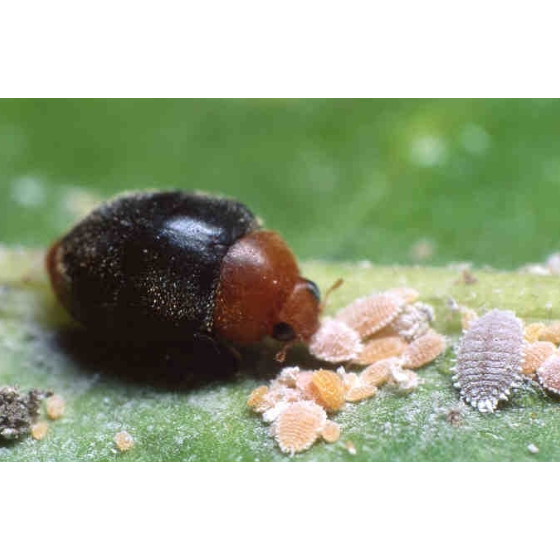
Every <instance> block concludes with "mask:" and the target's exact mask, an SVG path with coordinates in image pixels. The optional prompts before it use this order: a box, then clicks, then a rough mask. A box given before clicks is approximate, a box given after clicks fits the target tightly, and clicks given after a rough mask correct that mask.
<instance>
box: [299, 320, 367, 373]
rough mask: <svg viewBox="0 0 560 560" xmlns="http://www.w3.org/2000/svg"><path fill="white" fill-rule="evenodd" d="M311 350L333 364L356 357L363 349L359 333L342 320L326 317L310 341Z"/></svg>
mask: <svg viewBox="0 0 560 560" xmlns="http://www.w3.org/2000/svg"><path fill="white" fill-rule="evenodd" d="M309 351H310V352H311V354H312V355H313V356H315V357H316V358H318V359H319V360H324V361H326V362H331V363H333V364H336V363H340V362H348V361H350V360H353V359H355V358H356V357H357V356H358V354H359V353H360V352H361V351H362V343H361V342H360V337H359V335H358V333H357V332H356V331H355V330H354V329H352V328H351V327H349V326H348V325H346V324H345V323H343V322H341V321H337V320H336V319H330V318H325V319H323V320H322V321H321V326H320V327H319V330H318V331H317V332H316V333H315V334H314V335H313V337H312V338H311V340H310V342H309Z"/></svg>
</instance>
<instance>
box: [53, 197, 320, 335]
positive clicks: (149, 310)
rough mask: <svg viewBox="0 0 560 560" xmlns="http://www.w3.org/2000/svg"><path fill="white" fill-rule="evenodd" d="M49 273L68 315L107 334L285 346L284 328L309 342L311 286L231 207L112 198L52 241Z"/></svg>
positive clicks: (275, 244) (314, 307)
mask: <svg viewBox="0 0 560 560" xmlns="http://www.w3.org/2000/svg"><path fill="white" fill-rule="evenodd" d="M47 268H48V271H49V274H50V277H51V282H52V285H53V288H54V290H55V292H56V294H57V296H58V297H59V299H60V301H61V302H62V304H63V305H64V306H65V307H66V309H67V310H68V311H69V313H70V314H71V315H72V316H73V317H74V318H75V319H76V320H77V321H78V322H80V323H82V324H83V325H84V326H86V327H87V328H89V329H92V330H94V331H96V332H97V333H105V334H106V335H107V336H108V337H113V338H125V339H126V338H130V339H147V340H181V339H184V338H188V337H190V336H192V335H193V333H198V332H199V333H205V334H208V335H210V336H217V337H220V338H224V339H226V340H229V341H231V342H238V343H248V342H254V341H257V340H259V339H260V338H262V337H263V336H266V335H269V336H273V335H274V334H278V333H280V334H281V338H282V339H285V338H286V337H287V333H288V332H290V330H289V329H291V331H292V333H293V337H294V338H299V339H301V340H307V339H308V338H309V337H310V336H311V334H312V333H313V332H314V331H315V330H316V328H317V324H318V313H319V302H318V292H317V290H316V286H315V285H314V284H313V285H312V289H310V285H311V284H310V281H307V280H305V279H303V278H301V277H300V276H299V270H298V267H297V263H296V262H295V258H294V257H293V254H292V253H291V251H290V250H289V248H288V247H287V245H286V244H285V243H284V242H283V240H282V239H281V238H280V237H279V236H278V235H277V234H275V233H274V232H270V231H267V230H262V229H260V226H259V224H258V221H257V219H256V218H255V216H254V215H253V214H252V213H251V212H250V210H249V209H248V208H247V207H246V206H244V205H243V204H241V203H240V202H237V201H234V200H229V199H224V198H218V197H212V196H208V195H202V194H196V193H187V192H149V193H138V194H130V195H124V196H121V197H118V198H116V199H114V200H112V201H109V202H108V203H106V204H103V205H102V206H100V207H99V208H98V209H97V210H95V211H93V212H92V213H91V214H90V215H89V216H87V217H86V218H85V219H84V220H82V221H81V222H80V223H78V224H77V225H76V226H75V227H74V228H73V229H72V230H71V231H70V232H69V233H68V234H67V235H65V236H64V237H63V238H62V239H61V240H60V241H58V242H56V243H55V244H54V245H53V246H52V247H51V249H50V251H49V254H48V257H47ZM303 286H305V289H302V287H303ZM277 325H287V327H289V329H288V328H287V327H286V326H282V327H278V326H277ZM275 326H276V328H275ZM291 336H292V335H291Z"/></svg>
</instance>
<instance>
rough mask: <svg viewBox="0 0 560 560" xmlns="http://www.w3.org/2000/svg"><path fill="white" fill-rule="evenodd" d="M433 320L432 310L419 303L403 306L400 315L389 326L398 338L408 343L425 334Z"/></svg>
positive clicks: (429, 306)
mask: <svg viewBox="0 0 560 560" xmlns="http://www.w3.org/2000/svg"><path fill="white" fill-rule="evenodd" d="M434 319H435V313H434V308H433V307H432V306H431V305H428V304H427V303H422V302H420V301H419V302H417V303H415V304H414V305H405V307H404V308H403V310H402V313H401V314H400V315H399V316H398V317H397V318H396V319H395V320H394V321H393V323H392V324H391V326H392V328H393V329H394V330H395V331H396V332H397V333H398V334H399V335H400V336H402V337H403V338H404V339H406V340H408V341H409V342H410V341H411V340H414V339H415V338H418V337H419V336H422V335H423V334H426V333H427V332H428V330H429V329H430V324H431V323H433V321H434Z"/></svg>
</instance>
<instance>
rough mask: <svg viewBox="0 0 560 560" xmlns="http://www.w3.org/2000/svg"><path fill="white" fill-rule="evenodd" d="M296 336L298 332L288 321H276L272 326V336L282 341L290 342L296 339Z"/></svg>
mask: <svg viewBox="0 0 560 560" xmlns="http://www.w3.org/2000/svg"><path fill="white" fill-rule="evenodd" d="M295 337H296V333H295V332H294V329H292V327H291V326H290V325H288V323H276V325H274V327H273V328H272V338H275V339H276V340H279V341H280V342H289V341H290V340H294V338H295Z"/></svg>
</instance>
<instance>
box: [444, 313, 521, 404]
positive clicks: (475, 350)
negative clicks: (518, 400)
mask: <svg viewBox="0 0 560 560" xmlns="http://www.w3.org/2000/svg"><path fill="white" fill-rule="evenodd" d="M522 360H523V325H522V323H521V321H520V320H519V319H518V318H517V317H516V316H515V314H514V313H513V312H511V311H500V310H497V309H494V310H492V311H489V312H488V313H486V314H485V315H483V316H482V317H480V319H477V320H476V321H473V323H472V324H471V325H470V329H469V330H468V331H467V332H466V333H465V334H464V335H463V336H462V337H461V340H460V342H459V347H458V351H457V364H456V366H455V372H456V373H455V376H454V381H455V386H456V387H457V388H458V389H460V391H461V397H462V398H463V399H464V400H465V401H466V402H468V403H469V404H471V405H472V406H473V407H475V408H477V409H478V410H479V411H480V412H494V410H495V409H496V407H497V406H498V403H499V402H500V401H505V400H507V398H508V395H509V393H510V390H511V389H512V387H514V386H515V385H516V384H517V383H518V382H519V381H520V379H521V375H520V374H521V364H522Z"/></svg>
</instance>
